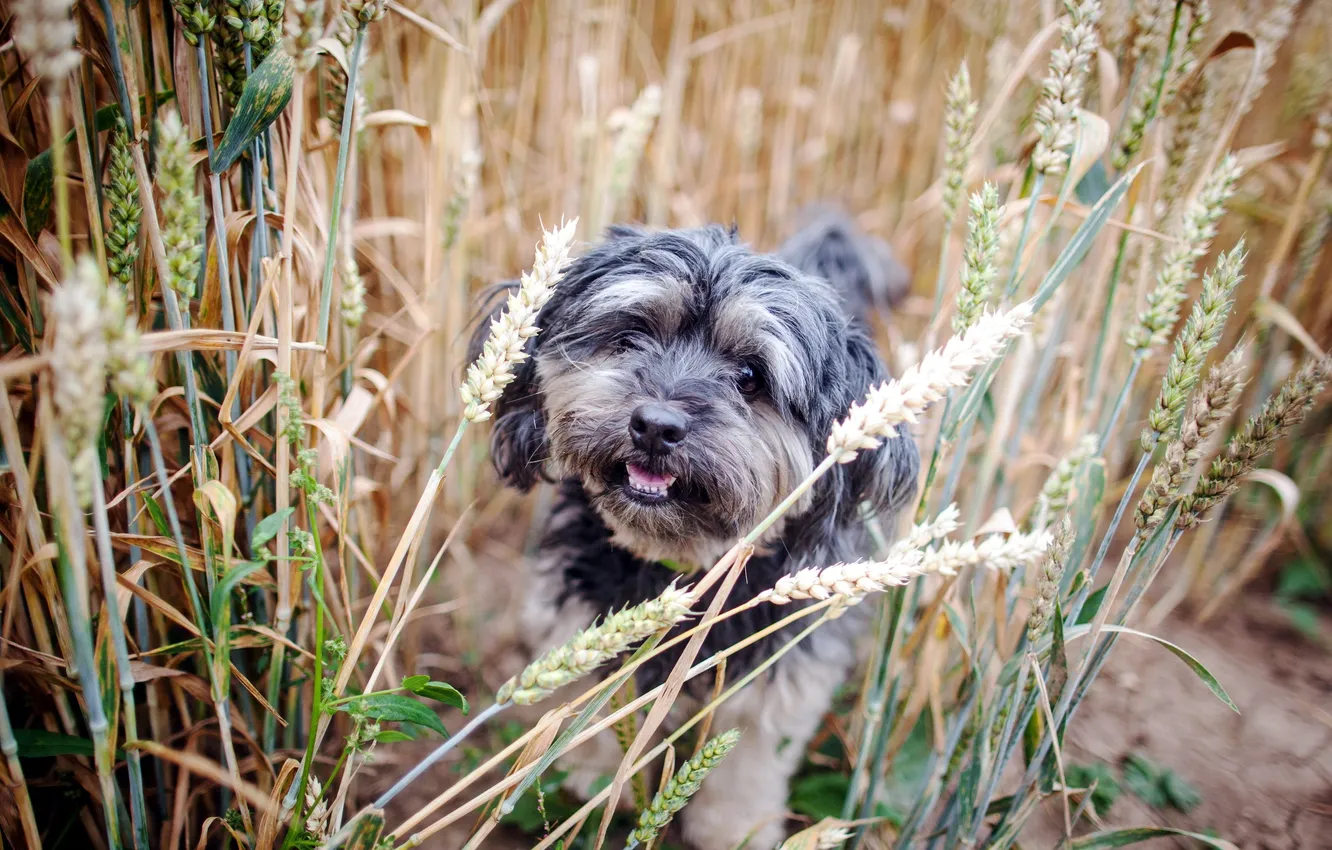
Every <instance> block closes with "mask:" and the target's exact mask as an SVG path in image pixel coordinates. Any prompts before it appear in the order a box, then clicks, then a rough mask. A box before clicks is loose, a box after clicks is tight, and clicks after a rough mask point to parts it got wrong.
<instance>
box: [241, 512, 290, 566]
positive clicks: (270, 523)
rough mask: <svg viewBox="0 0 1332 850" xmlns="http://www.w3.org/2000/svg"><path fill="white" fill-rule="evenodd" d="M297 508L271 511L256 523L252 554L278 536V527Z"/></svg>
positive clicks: (252, 536)
mask: <svg viewBox="0 0 1332 850" xmlns="http://www.w3.org/2000/svg"><path fill="white" fill-rule="evenodd" d="M295 512H296V509H295V508H291V507H288V508H283V509H282V510H280V511H277V512H276V513H271V514H269V515H268V516H266V517H264V518H263V519H261V520H259V521H258V522H257V523H255V525H254V533H252V534H251V535H250V554H256V553H258V551H259V550H260V549H262V548H264V547H265V546H267V545H268V541H270V540H272V539H273V538H274V537H277V533H278V529H280V528H281V527H282V523H283V522H284V521H286V519H287V518H288V517H290V516H291V515H292V514H293V513H295Z"/></svg>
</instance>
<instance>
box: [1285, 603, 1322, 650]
mask: <svg viewBox="0 0 1332 850" xmlns="http://www.w3.org/2000/svg"><path fill="white" fill-rule="evenodd" d="M1276 604H1277V607H1278V608H1280V609H1281V613H1283V614H1285V615H1286V619H1288V620H1290V624H1291V626H1293V627H1294V628H1295V630H1296V631H1298V632H1299V633H1300V634H1302V635H1304V637H1306V638H1307V639H1309V640H1311V641H1315V642H1316V641H1318V640H1319V639H1320V638H1321V637H1322V636H1323V623H1322V620H1321V618H1320V617H1319V616H1318V609H1317V608H1315V607H1314V606H1312V605H1310V604H1308V603H1307V602H1294V601H1291V600H1289V599H1282V598H1280V597H1277V600H1276Z"/></svg>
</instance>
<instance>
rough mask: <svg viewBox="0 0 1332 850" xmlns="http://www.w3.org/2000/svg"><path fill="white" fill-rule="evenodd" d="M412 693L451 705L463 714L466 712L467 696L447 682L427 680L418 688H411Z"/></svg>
mask: <svg viewBox="0 0 1332 850" xmlns="http://www.w3.org/2000/svg"><path fill="white" fill-rule="evenodd" d="M412 693H414V694H416V695H417V696H419V697H426V698H427V699H433V700H435V701H437V702H442V703H444V704H445V705H451V706H453V707H454V708H456V709H458V710H459V711H461V712H462V713H463V714H466V713H467V698H466V697H464V696H463V695H462V693H461V692H460V691H459V690H458V689H457V688H455V687H454V686H453V685H450V684H448V683H447V682H427V683H426V684H424V685H422V686H421V687H419V688H413V689H412Z"/></svg>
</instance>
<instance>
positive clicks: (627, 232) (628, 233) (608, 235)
mask: <svg viewBox="0 0 1332 850" xmlns="http://www.w3.org/2000/svg"><path fill="white" fill-rule="evenodd" d="M643 236H647V231H646V230H644V229H643V228H641V227H636V226H634V225H632V224H612V225H611V226H610V227H607V228H606V232H605V234H604V235H603V236H602V241H603V242H616V241H618V240H620V239H638V238H640V237H643Z"/></svg>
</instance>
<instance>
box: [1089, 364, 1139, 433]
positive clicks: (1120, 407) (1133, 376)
mask: <svg viewBox="0 0 1332 850" xmlns="http://www.w3.org/2000/svg"><path fill="white" fill-rule="evenodd" d="M1146 357H1147V352H1146V351H1136V352H1134V354H1133V362H1132V363H1131V364H1130V365H1129V373H1128V375H1127V376H1126V377H1125V378H1124V383H1123V385H1122V386H1121V387H1120V388H1119V395H1118V396H1116V397H1115V406H1114V407H1112V408H1110V414H1109V416H1108V417H1107V418H1106V421H1105V425H1104V426H1102V428H1101V439H1100V440H1099V445H1098V450H1100V451H1104V450H1105V447H1106V446H1107V445H1109V444H1110V440H1111V439H1113V438H1114V435H1115V427H1116V426H1117V425H1118V424H1119V416H1120V414H1121V413H1123V412H1124V407H1125V405H1127V404H1128V397H1129V393H1130V392H1131V391H1132V390H1133V382H1134V381H1136V380H1138V372H1139V371H1140V370H1141V369H1142V363H1143V361H1144V360H1145V359H1146Z"/></svg>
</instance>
